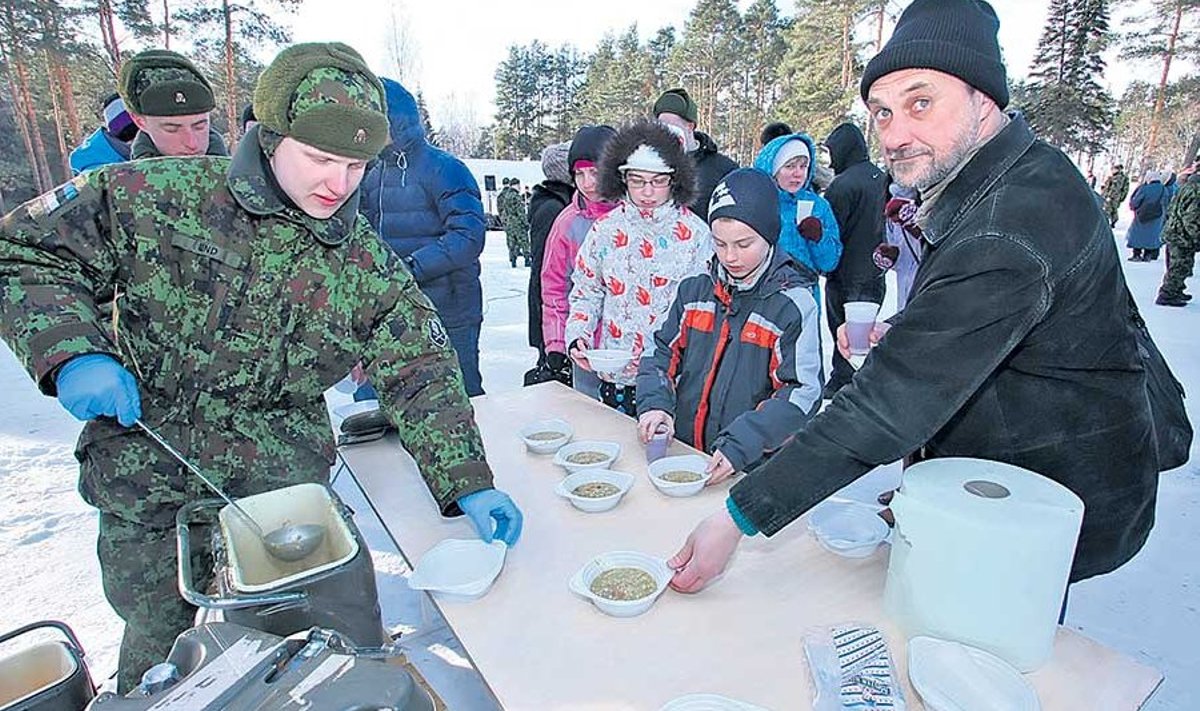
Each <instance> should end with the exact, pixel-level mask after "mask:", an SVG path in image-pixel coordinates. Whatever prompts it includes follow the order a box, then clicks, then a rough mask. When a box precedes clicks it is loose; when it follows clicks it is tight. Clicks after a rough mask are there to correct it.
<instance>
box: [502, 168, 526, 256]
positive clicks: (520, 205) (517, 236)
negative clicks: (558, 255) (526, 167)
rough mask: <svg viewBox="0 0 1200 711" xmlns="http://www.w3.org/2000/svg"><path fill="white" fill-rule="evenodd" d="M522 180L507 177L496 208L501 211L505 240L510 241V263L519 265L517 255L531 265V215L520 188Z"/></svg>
mask: <svg viewBox="0 0 1200 711" xmlns="http://www.w3.org/2000/svg"><path fill="white" fill-rule="evenodd" d="M520 187H521V181H520V180H517V179H516V178H505V179H504V189H503V190H501V191H500V194H499V195H497V196H496V209H497V210H498V211H499V212H500V222H502V223H503V224H504V235H505V241H506V242H507V243H508V263H509V264H511V265H512V266H514V267H515V266H517V257H521V258H522V259H524V260H525V266H529V217H528V213H527V212H526V208H525V198H523V197H522V196H521V193H520V191H519V190H518V188H520Z"/></svg>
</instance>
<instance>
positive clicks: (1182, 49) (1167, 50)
mask: <svg viewBox="0 0 1200 711" xmlns="http://www.w3.org/2000/svg"><path fill="white" fill-rule="evenodd" d="M1148 5H1149V9H1148V10H1147V11H1146V12H1144V13H1142V14H1141V15H1139V16H1137V17H1134V18H1132V19H1131V20H1130V21H1129V23H1128V24H1129V25H1132V26H1133V27H1134V28H1135V29H1134V30H1133V31H1131V32H1128V33H1125V34H1124V35H1123V36H1122V37H1121V40H1120V42H1121V45H1122V48H1121V58H1122V59H1132V60H1135V61H1142V62H1147V63H1150V62H1154V63H1158V64H1159V65H1160V66H1161V67H1162V71H1161V74H1160V76H1159V80H1158V87H1157V89H1156V91H1155V95H1154V110H1153V112H1152V114H1151V118H1150V131H1149V135H1148V136H1147V138H1146V144H1145V147H1144V152H1145V154H1146V156H1147V158H1150V159H1153V157H1154V156H1155V155H1156V150H1157V146H1156V143H1157V140H1158V126H1159V117H1160V115H1161V114H1162V111H1163V106H1164V105H1165V103H1166V99H1167V84H1168V82H1169V79H1170V73H1171V64H1172V63H1173V62H1174V60H1176V59H1182V60H1185V61H1195V60H1197V59H1200V27H1198V24H1200V12H1197V10H1200V0H1151V1H1150V2H1149V3H1148Z"/></svg>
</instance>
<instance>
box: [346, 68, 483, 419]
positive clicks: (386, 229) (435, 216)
mask: <svg viewBox="0 0 1200 711" xmlns="http://www.w3.org/2000/svg"><path fill="white" fill-rule="evenodd" d="M382 81H383V87H384V91H385V92H386V94H387V109H388V123H389V124H390V129H389V130H390V133H391V138H392V142H391V144H390V145H389V146H388V147H387V148H385V149H384V150H383V152H382V153H381V154H380V155H379V160H378V161H377V162H376V163H375V165H374V166H373V167H372V168H371V169H370V170H369V171H368V172H367V175H366V177H365V178H363V182H362V188H361V191H362V202H361V208H360V209H361V210H362V214H363V216H365V217H366V218H367V220H368V221H369V222H370V223H371V226H372V227H374V228H375V231H376V232H378V233H379V236H380V237H382V238H383V240H384V241H385V242H387V244H388V246H389V247H391V248H392V250H393V251H395V252H396V254H399V255H400V256H401V257H402V258H403V259H404V263H405V264H407V265H408V268H409V270H410V271H411V272H412V273H413V276H414V277H415V278H416V280H417V285H418V286H420V287H421V291H423V292H425V295H426V296H428V297H429V300H430V301H432V302H433V305H434V306H435V307H436V308H437V311H438V316H440V317H441V319H442V324H443V325H444V326H445V327H446V333H447V335H448V336H449V338H450V344H451V345H453V346H454V350H455V352H456V353H457V354H458V363H459V365H460V366H461V367H462V371H463V382H464V384H465V385H466V387H467V394H468V395H470V396H472V397H474V396H475V395H482V394H483V378H482V376H481V375H480V373H479V329H480V327H481V326H482V324H483V287H482V285H481V284H480V282H479V254H480V253H481V252H482V251H483V238H484V219H483V203H482V202H481V201H480V197H479V185H478V184H477V183H476V182H475V178H474V176H472V175H471V171H469V170H467V166H465V165H464V164H463V162H462V161H460V160H459V159H457V158H455V157H454V156H452V155H450V154H449V153H447V152H446V151H443V150H441V149H440V148H435V147H434V146H431V145H429V142H428V141H427V140H425V129H424V127H423V126H422V125H421V116H420V112H419V111H418V110H417V102H416V100H414V99H413V96H412V94H410V93H408V90H406V89H405V88H404V87H403V86H401V85H400V84H399V83H398V82H395V81H392V80H391V79H382ZM373 396H374V392H373V391H372V390H370V386H369V385H367V386H365V387H362V388H359V391H358V392H357V393H355V396H354V397H355V399H356V400H363V399H370V398H372V397H373Z"/></svg>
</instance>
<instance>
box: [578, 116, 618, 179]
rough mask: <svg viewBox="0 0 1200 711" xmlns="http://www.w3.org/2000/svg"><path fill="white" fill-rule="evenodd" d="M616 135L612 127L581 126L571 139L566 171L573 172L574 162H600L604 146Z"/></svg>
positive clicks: (615, 130)
mask: <svg viewBox="0 0 1200 711" xmlns="http://www.w3.org/2000/svg"><path fill="white" fill-rule="evenodd" d="M615 135H617V129H615V128H613V127H612V126H582V127H580V129H579V130H578V131H576V132H575V137H574V138H572V139H571V148H570V150H568V151H567V170H570V171H571V172H572V173H574V172H575V161H577V160H587V161H591V162H592V163H599V162H600V153H601V152H602V151H603V150H604V144H606V143H608V142H609V141H610V140H612V137H613V136H615Z"/></svg>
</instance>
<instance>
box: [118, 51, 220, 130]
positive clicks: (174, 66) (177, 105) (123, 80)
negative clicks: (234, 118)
mask: <svg viewBox="0 0 1200 711" xmlns="http://www.w3.org/2000/svg"><path fill="white" fill-rule="evenodd" d="M117 90H118V92H119V93H120V94H121V99H122V100H123V101H124V102H125V106H126V108H128V109H129V111H130V112H131V113H135V114H139V115H141V116H191V115H193V114H203V113H207V112H209V111H212V110H213V107H215V106H216V105H217V102H216V100H215V99H214V98H213V90H212V85H211V84H209V83H208V79H206V78H204V74H203V72H201V71H200V70H199V69H198V68H197V67H196V65H195V64H192V63H191V62H190V61H188V59H187V58H186V57H184V56H183V55H181V54H177V53H175V52H172V51H170V50H168V49H147V50H145V51H143V52H138V53H137V54H135V55H133V56H132V57H130V58H129V59H128V60H127V61H126V62H125V63H124V64H122V65H121V73H120V75H119V76H118V77H117Z"/></svg>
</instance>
